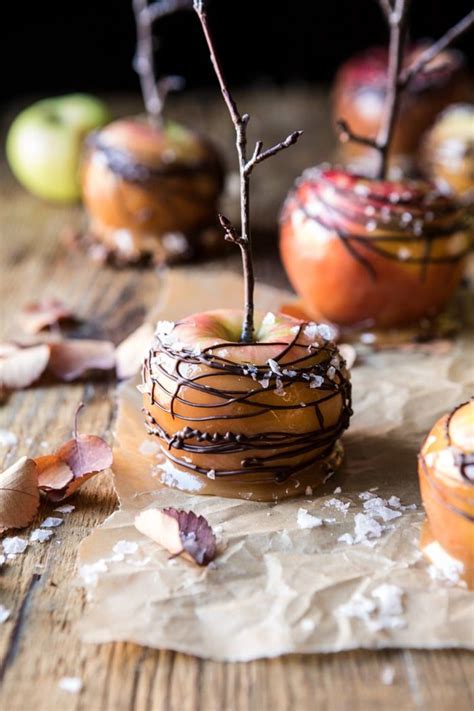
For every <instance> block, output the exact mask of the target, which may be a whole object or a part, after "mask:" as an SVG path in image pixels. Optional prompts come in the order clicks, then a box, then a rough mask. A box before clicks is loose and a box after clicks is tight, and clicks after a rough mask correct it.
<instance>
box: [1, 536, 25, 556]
mask: <svg viewBox="0 0 474 711" xmlns="http://www.w3.org/2000/svg"><path fill="white" fill-rule="evenodd" d="M2 545H3V550H4V551H5V555H8V556H10V555H17V554H18V553H24V551H25V550H26V549H27V547H28V541H27V540H26V538H21V537H20V536H12V537H7V538H4V539H3V541H2Z"/></svg>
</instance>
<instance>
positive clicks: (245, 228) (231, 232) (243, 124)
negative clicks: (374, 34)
mask: <svg viewBox="0 0 474 711" xmlns="http://www.w3.org/2000/svg"><path fill="white" fill-rule="evenodd" d="M193 4H194V9H195V11H196V13H197V15H198V17H199V20H200V22H201V26H202V29H203V32H204V37H205V39H206V42H207V46H208V48H209V53H210V58H211V62H212V66H213V67H214V71H215V73H216V77H217V80H218V82H219V86H220V89H221V92H222V96H223V97H224V101H225V103H226V105H227V108H228V110H229V114H230V117H231V119H232V122H233V124H234V127H235V133H236V147H237V155H238V161H239V174H240V221H241V225H240V234H239V232H238V231H237V230H236V228H235V227H234V226H233V225H232V223H231V222H230V220H228V219H227V218H226V217H224V215H219V220H220V223H221V225H222V227H223V228H224V232H225V239H226V240H228V241H229V242H233V243H234V244H237V245H238V246H239V247H240V251H241V254H242V262H243V268H244V281H245V305H244V319H243V323H242V333H241V341H242V342H243V343H252V341H253V340H254V331H255V329H254V287H255V275H254V269H253V258H252V240H251V232H250V191H249V188H250V175H251V173H252V171H253V169H254V168H255V166H256V165H257V164H258V163H261V162H262V161H264V160H266V159H267V158H270V157H271V156H274V155H276V154H277V153H279V152H280V151H282V150H284V149H285V148H288V147H289V146H291V145H293V144H294V143H296V141H297V140H298V138H299V137H300V136H301V134H302V131H294V132H293V133H291V134H290V135H289V136H287V138H285V140H284V141H281V143H277V144H276V145H274V146H272V147H271V148H267V149H266V150H262V149H263V143H262V141H257V143H256V145H255V148H254V150H253V153H252V156H251V157H250V158H247V125H248V122H249V120H250V116H249V115H248V114H241V113H240V112H239V110H238V108H237V104H236V103H235V101H234V99H233V97H232V94H231V93H230V90H229V88H228V86H227V84H226V81H225V78H224V74H223V71H222V67H221V64H220V61H219V58H218V56H217V54H216V49H215V45H214V41H213V38H212V35H211V32H210V29H209V25H208V21H207V13H206V1H205V0H193Z"/></svg>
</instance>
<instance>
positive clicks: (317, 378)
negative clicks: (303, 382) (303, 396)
mask: <svg viewBox="0 0 474 711" xmlns="http://www.w3.org/2000/svg"><path fill="white" fill-rule="evenodd" d="M328 372H329V371H328ZM323 383H324V378H323V377H322V375H313V374H311V376H310V381H309V387H310V388H320V387H321V385H323Z"/></svg>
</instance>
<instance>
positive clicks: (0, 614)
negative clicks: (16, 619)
mask: <svg viewBox="0 0 474 711" xmlns="http://www.w3.org/2000/svg"><path fill="white" fill-rule="evenodd" d="M9 617H10V610H7V608H6V607H5V606H4V605H0V624H2V623H3V622H6V621H7V620H8V618H9Z"/></svg>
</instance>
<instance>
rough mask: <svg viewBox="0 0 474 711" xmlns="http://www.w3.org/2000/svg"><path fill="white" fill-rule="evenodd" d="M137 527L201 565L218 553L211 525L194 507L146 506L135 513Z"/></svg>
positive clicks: (165, 546) (175, 552) (178, 553)
mask: <svg viewBox="0 0 474 711" xmlns="http://www.w3.org/2000/svg"><path fill="white" fill-rule="evenodd" d="M135 527H136V528H137V530H138V531H140V533H143V534H144V535H145V536H148V538H151V539H152V540H153V541H155V542H156V543H159V544H160V545H161V546H163V548H166V550H167V551H169V552H170V553H171V554H172V555H180V554H183V555H185V556H186V557H187V558H189V559H190V560H192V561H194V562H195V563H197V564H198V565H208V564H209V563H210V562H211V561H212V560H213V559H214V558H215V556H216V537H215V535H214V533H213V530H212V528H211V527H210V525H209V523H208V522H207V521H206V519H205V518H204V517H203V516H196V514H195V513H194V512H193V511H178V510H177V509H174V508H168V509H163V510H160V509H146V510H145V511H142V512H141V513H140V514H139V515H138V516H136V518H135Z"/></svg>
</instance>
